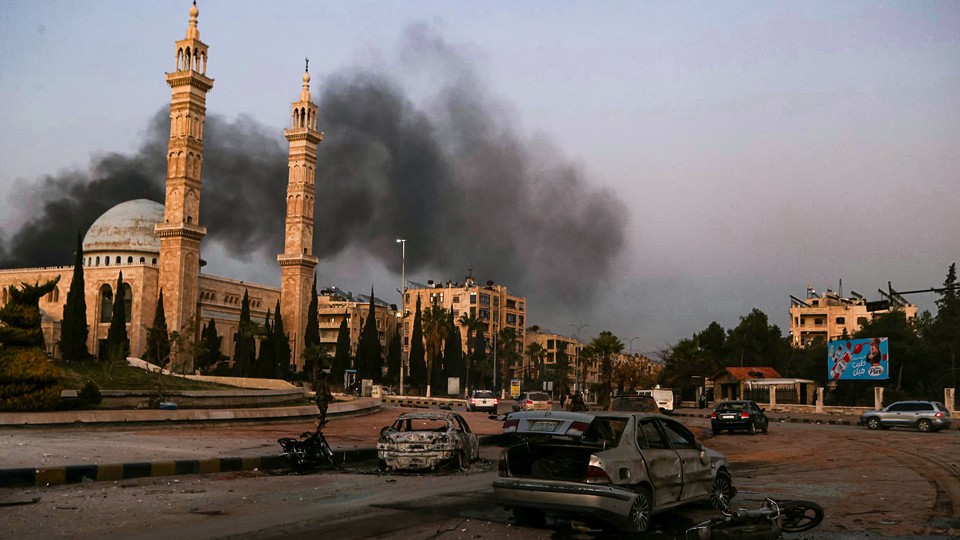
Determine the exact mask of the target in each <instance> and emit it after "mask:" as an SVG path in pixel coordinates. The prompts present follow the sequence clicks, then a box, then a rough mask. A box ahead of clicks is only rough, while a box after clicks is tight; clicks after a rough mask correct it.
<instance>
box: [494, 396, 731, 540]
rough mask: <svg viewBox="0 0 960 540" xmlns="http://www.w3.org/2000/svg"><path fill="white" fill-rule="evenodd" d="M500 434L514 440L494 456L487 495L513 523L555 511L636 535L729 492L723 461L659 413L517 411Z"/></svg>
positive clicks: (719, 501)
mask: <svg viewBox="0 0 960 540" xmlns="http://www.w3.org/2000/svg"><path fill="white" fill-rule="evenodd" d="M503 433H504V436H505V437H511V438H513V441H514V443H515V444H512V445H510V446H509V447H508V448H506V449H505V450H503V452H502V453H501V455H500V464H499V476H498V478H497V479H496V480H495V481H494V482H493V492H494V497H495V499H496V501H497V504H499V505H500V506H503V507H506V508H508V509H511V510H512V511H513V515H514V518H515V519H516V520H517V521H518V522H520V523H526V524H533V525H537V524H540V523H542V522H543V518H544V516H545V515H546V514H556V515H560V516H564V517H571V516H576V517H579V518H586V519H587V520H589V521H596V522H599V523H598V524H599V525H600V526H602V527H605V528H619V529H622V530H624V531H628V532H642V531H645V530H647V528H648V527H649V526H650V519H651V516H653V515H654V514H657V513H659V512H663V511H665V510H668V509H671V508H675V507H678V506H681V505H686V504H690V503H694V502H700V501H710V502H711V503H712V504H714V506H717V507H724V508H725V507H726V506H727V504H728V503H729V501H730V499H731V498H732V497H733V496H734V495H735V494H736V489H735V488H734V487H733V482H732V480H731V478H732V477H731V475H730V470H729V465H728V463H727V459H726V458H725V457H724V456H723V455H722V454H720V453H718V452H715V451H713V450H710V449H707V448H705V447H704V446H703V445H702V444H701V443H700V442H699V441H697V439H696V438H695V437H694V436H693V434H692V433H691V432H690V431H689V430H688V429H687V428H685V427H684V426H683V425H682V424H680V423H679V422H677V421H675V420H673V419H671V418H667V417H664V416H662V415H659V414H650V413H639V412H613V411H604V412H595V413H575V412H566V411H531V412H519V413H512V414H510V415H508V416H507V417H506V419H505V420H504V423H503Z"/></svg>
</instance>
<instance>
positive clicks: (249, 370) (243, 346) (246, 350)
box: [233, 290, 257, 377]
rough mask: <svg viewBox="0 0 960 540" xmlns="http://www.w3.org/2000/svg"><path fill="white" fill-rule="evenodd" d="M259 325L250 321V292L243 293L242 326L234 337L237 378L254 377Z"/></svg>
mask: <svg viewBox="0 0 960 540" xmlns="http://www.w3.org/2000/svg"><path fill="white" fill-rule="evenodd" d="M256 335H257V324H256V323H254V322H253V321H252V320H251V319H250V296H249V291H248V290H244V291H243V301H242V302H241V303H240V324H239V326H238V328H237V334H236V335H235V336H234V337H233V341H234V348H233V372H234V375H236V376H237V377H252V376H253V363H254V361H255V359H256V349H257V342H256V337H255V336H256Z"/></svg>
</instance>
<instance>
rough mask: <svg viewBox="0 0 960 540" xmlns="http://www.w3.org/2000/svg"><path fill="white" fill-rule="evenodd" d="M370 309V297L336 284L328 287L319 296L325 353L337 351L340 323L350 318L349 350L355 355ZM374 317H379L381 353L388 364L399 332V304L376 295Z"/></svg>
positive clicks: (333, 353)
mask: <svg viewBox="0 0 960 540" xmlns="http://www.w3.org/2000/svg"><path fill="white" fill-rule="evenodd" d="M369 310H370V296H369V295H364V294H353V293H352V292H345V291H342V290H340V289H338V288H336V287H325V288H324V289H323V290H321V291H319V293H318V296H317V314H318V317H317V319H318V322H319V324H320V347H321V348H322V350H323V354H324V355H326V356H328V357H331V358H332V357H333V356H334V355H335V354H336V352H337V336H338V335H339V333H340V323H341V322H343V320H344V319H346V321H347V328H348V329H349V330H350V350H351V353H353V354H356V351H357V345H358V344H359V343H360V332H361V331H362V330H363V324H364V321H365V320H366V317H367V314H368V313H369ZM373 311H374V317H376V320H377V333H378V334H379V336H380V355H381V357H382V358H383V359H384V365H386V358H387V348H388V346H389V345H390V340H391V339H393V336H394V335H395V334H396V333H397V320H398V317H397V306H396V304H387V303H386V302H384V301H383V300H381V299H379V298H376V297H374V300H373Z"/></svg>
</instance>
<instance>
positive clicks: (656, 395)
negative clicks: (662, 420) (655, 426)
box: [637, 388, 673, 412]
mask: <svg viewBox="0 0 960 540" xmlns="http://www.w3.org/2000/svg"><path fill="white" fill-rule="evenodd" d="M637 395H638V396H652V397H653V399H655V400H657V404H658V405H659V406H660V411H662V412H672V411H673V390H671V389H669V388H654V389H652V390H637Z"/></svg>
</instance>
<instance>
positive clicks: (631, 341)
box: [627, 336, 640, 356]
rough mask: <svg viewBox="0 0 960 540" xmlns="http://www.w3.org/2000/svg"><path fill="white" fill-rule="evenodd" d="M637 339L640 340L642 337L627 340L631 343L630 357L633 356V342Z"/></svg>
mask: <svg viewBox="0 0 960 540" xmlns="http://www.w3.org/2000/svg"><path fill="white" fill-rule="evenodd" d="M635 339H640V336H637V337H632V338H630V339H628V340H627V341H629V342H630V356H633V340H635Z"/></svg>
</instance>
